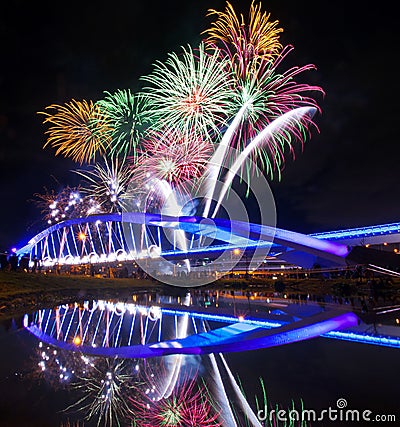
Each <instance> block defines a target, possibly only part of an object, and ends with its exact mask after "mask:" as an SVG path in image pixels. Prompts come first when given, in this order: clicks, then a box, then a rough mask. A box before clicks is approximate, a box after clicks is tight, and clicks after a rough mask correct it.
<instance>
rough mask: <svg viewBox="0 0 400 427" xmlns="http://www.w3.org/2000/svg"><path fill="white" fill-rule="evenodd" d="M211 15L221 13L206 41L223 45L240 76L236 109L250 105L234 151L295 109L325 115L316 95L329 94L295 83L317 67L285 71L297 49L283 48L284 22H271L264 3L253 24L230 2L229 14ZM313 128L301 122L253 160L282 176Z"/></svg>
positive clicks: (280, 134) (251, 18)
mask: <svg viewBox="0 0 400 427" xmlns="http://www.w3.org/2000/svg"><path fill="white" fill-rule="evenodd" d="M209 14H210V15H217V20H216V22H214V24H213V25H212V26H211V28H210V29H209V30H206V31H205V32H204V33H205V34H207V36H208V37H207V38H206V40H205V43H206V45H207V46H209V47H212V48H214V49H215V48H217V47H219V48H220V51H221V52H222V55H226V56H227V57H229V58H230V63H231V66H232V68H233V70H234V72H235V76H236V85H235V90H234V95H233V97H234V99H235V102H236V105H237V107H236V109H237V110H239V109H240V108H241V107H242V106H243V105H244V104H245V103H248V105H249V107H248V109H247V111H246V114H244V115H243V119H242V124H241V126H239V128H238V132H237V134H236V136H235V138H234V139H233V141H232V145H233V146H234V148H236V149H238V150H239V151H241V150H243V149H244V147H246V145H248V144H249V143H250V142H251V140H253V139H254V138H255V137H256V136H257V134H259V133H260V132H261V131H262V130H263V129H265V128H266V127H267V126H268V125H269V124H270V123H271V122H272V121H274V120H275V119H276V118H278V117H280V116H281V115H283V114H285V113H287V112H289V111H291V110H294V109H296V108H299V107H303V106H307V107H315V108H316V109H317V111H319V107H318V105H317V102H316V100H315V99H314V98H312V96H311V94H312V93H319V94H323V93H324V92H323V90H322V89H321V88H320V87H318V86H310V85H307V84H299V83H297V82H296V80H295V79H296V78H297V77H298V75H299V74H301V73H303V72H305V71H309V70H312V69H314V68H315V67H314V66H313V65H311V64H309V65H305V66H302V67H293V68H290V69H289V70H286V71H283V72H280V71H279V69H280V68H281V66H282V62H283V60H284V59H285V58H286V57H287V55H288V54H289V52H291V51H292V50H293V47H292V46H286V47H285V48H283V47H282V45H281V44H280V42H279V34H280V33H281V32H282V31H283V30H282V29H281V28H279V27H278V21H270V15H269V14H266V13H265V12H264V13H262V12H261V4H258V5H256V4H255V3H254V2H253V3H252V4H251V7H250V13H249V22H248V23H246V22H245V20H244V18H243V15H241V16H240V18H239V17H238V16H237V15H236V13H235V11H234V10H233V7H232V5H231V4H230V3H228V4H227V8H226V10H225V12H217V11H215V10H210V11H209ZM312 127H315V128H316V125H315V124H314V122H313V121H312V120H308V121H299V122H298V123H297V125H296V126H293V128H292V129H291V130H290V131H289V130H288V129H287V128H286V129H282V131H281V132H276V133H275V134H274V137H273V138H271V139H270V141H269V143H268V144H266V145H265V146H263V148H262V149H261V148H256V149H255V150H254V152H253V153H252V155H251V157H252V158H253V160H255V161H259V162H260V166H261V168H262V169H263V170H264V171H265V172H266V173H267V174H269V175H270V177H271V178H273V177H274V175H275V174H277V175H278V178H280V174H281V170H282V168H283V166H284V163H285V156H286V152H289V153H290V154H291V155H293V156H294V153H295V148H294V143H295V142H298V143H299V145H300V146H301V147H302V146H303V143H304V141H305V139H306V136H307V135H308V134H310V129H311V128H312ZM292 131H294V132H292ZM243 173H245V174H246V175H247V179H250V176H251V173H252V171H251V169H246V170H241V174H243Z"/></svg>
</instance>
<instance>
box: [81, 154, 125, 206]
mask: <svg viewBox="0 0 400 427" xmlns="http://www.w3.org/2000/svg"><path fill="white" fill-rule="evenodd" d="M75 172H76V173H77V174H78V175H81V176H82V177H83V178H84V179H85V180H86V182H87V184H86V185H85V184H84V185H83V187H82V191H83V192H85V193H87V194H88V195H89V196H90V197H92V198H94V199H96V200H98V201H99V203H100V205H101V207H102V208H103V210H104V211H106V212H119V211H121V210H123V209H124V208H125V207H126V206H127V205H128V203H129V202H130V200H131V199H132V195H131V194H130V193H129V192H128V187H129V183H130V181H131V179H132V169H131V168H130V167H128V166H127V164H126V163H125V161H124V160H119V159H118V158H117V157H115V158H111V160H109V161H108V160H107V158H106V157H104V158H103V164H100V163H96V165H95V166H94V167H93V169H91V170H89V171H84V170H76V171H75Z"/></svg>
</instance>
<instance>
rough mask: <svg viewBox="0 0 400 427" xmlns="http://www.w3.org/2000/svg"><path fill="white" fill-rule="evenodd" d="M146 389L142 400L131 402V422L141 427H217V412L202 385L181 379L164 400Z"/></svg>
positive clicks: (218, 426) (193, 379)
mask: <svg viewBox="0 0 400 427" xmlns="http://www.w3.org/2000/svg"><path fill="white" fill-rule="evenodd" d="M151 391H152V390H150V388H146V389H145V391H144V393H143V396H142V398H140V399H137V400H133V399H130V401H131V403H132V404H133V408H134V413H135V420H136V421H137V425H138V426H141V427H220V426H222V424H220V423H219V422H218V418H219V410H218V407H217V405H216V403H215V402H213V400H212V398H211V395H210V394H209V391H208V388H207V386H206V384H205V382H203V381H200V383H199V382H197V381H196V378H189V377H188V378H185V379H184V380H183V381H182V383H181V384H180V385H179V386H178V387H177V388H175V389H174V391H173V392H172V394H171V395H170V396H169V397H166V398H158V397H155V396H154V393H152V392H151Z"/></svg>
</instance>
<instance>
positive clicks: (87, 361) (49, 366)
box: [28, 342, 94, 389]
mask: <svg viewBox="0 0 400 427" xmlns="http://www.w3.org/2000/svg"><path fill="white" fill-rule="evenodd" d="M32 362H33V367H34V368H33V370H32V369H31V368H29V374H28V378H31V379H34V380H39V381H42V380H43V381H44V382H46V383H47V384H49V385H50V386H51V387H53V388H54V389H58V388H67V387H69V386H70V384H71V382H73V381H74V379H75V378H76V377H77V376H82V375H87V374H89V373H90V371H91V370H92V369H93V367H94V364H93V358H89V357H87V356H84V355H82V354H80V353H78V352H70V351H66V350H62V349H60V348H56V347H53V346H49V345H46V344H43V343H42V342H39V344H38V346H37V347H36V349H35V355H34V356H33V358H32Z"/></svg>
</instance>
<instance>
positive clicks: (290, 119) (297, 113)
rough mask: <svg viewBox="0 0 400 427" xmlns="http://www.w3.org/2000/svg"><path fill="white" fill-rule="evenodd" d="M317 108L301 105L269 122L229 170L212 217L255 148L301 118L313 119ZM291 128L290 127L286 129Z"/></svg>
mask: <svg viewBox="0 0 400 427" xmlns="http://www.w3.org/2000/svg"><path fill="white" fill-rule="evenodd" d="M316 111H317V109H316V108H315V107H300V108H296V109H295V110H292V111H289V112H288V113H285V114H283V115H282V116H280V117H278V118H277V119H275V120H274V121H273V122H272V123H271V124H269V125H268V126H267V127H266V128H265V129H264V130H263V131H262V132H261V133H260V134H259V135H257V137H256V138H254V139H253V141H251V142H250V144H249V145H247V146H246V148H245V149H244V150H243V151H242V152H241V153H240V154H239V156H238V157H237V159H236V160H235V162H234V163H233V165H232V166H231V167H230V169H229V170H228V172H227V176H226V177H225V180H224V184H223V187H222V189H221V191H220V194H219V197H218V202H217V205H216V206H215V209H214V212H213V214H212V216H211V218H215V215H216V214H217V212H218V209H219V207H220V205H221V202H222V200H223V198H224V196H225V194H226V192H227V191H228V189H229V187H230V185H231V184H232V181H233V179H234V177H235V175H236V174H237V172H238V170H239V169H240V167H241V166H242V165H243V163H244V161H245V160H246V159H247V158H248V156H249V155H250V154H251V152H252V151H253V150H255V149H256V148H257V147H258V146H260V145H263V144H266V143H268V142H269V140H271V139H272V140H273V139H274V133H275V132H277V131H280V132H281V131H282V130H291V131H293V129H294V128H295V126H296V125H298V126H299V125H300V124H301V120H303V119H305V120H311V118H312V116H313V115H314V114H315V113H316ZM286 128H289V129H286Z"/></svg>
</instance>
